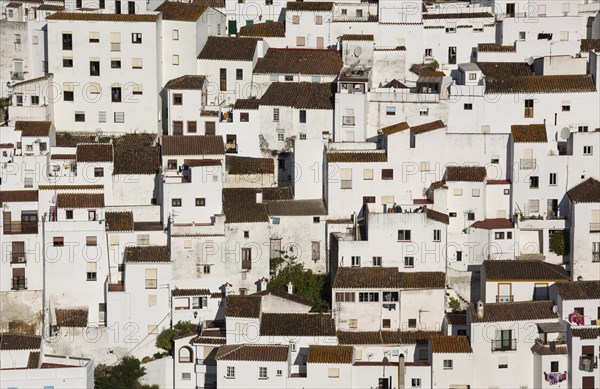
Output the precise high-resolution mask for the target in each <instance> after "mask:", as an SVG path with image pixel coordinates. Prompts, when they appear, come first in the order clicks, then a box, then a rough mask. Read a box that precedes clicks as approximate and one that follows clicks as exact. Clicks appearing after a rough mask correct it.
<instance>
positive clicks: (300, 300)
mask: <svg viewBox="0 0 600 389" xmlns="http://www.w3.org/2000/svg"><path fill="white" fill-rule="evenodd" d="M267 295H273V296H276V297H279V298H282V299H286V300H290V301H293V302H295V303H298V304H303V305H306V306H309V307H312V306H313V305H314V302H313V301H312V300H309V299H307V298H305V297H302V296H300V295H297V294H289V293H287V292H284V291H282V290H278V289H271V288H268V289H266V290H261V291H260V292H256V293H253V294H252V296H267Z"/></svg>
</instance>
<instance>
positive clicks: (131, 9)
mask: <svg viewBox="0 0 600 389" xmlns="http://www.w3.org/2000/svg"><path fill="white" fill-rule="evenodd" d="M127 12H128V13H129V14H130V15H133V14H135V1H129V2H127Z"/></svg>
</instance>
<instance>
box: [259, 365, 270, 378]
mask: <svg viewBox="0 0 600 389" xmlns="http://www.w3.org/2000/svg"><path fill="white" fill-rule="evenodd" d="M267 378H268V377H267V368H266V367H259V368H258V379H261V380H266V379H267Z"/></svg>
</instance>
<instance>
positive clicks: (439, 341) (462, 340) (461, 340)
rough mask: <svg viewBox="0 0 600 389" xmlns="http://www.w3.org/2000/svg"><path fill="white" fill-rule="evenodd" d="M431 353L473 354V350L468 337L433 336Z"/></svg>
mask: <svg viewBox="0 0 600 389" xmlns="http://www.w3.org/2000/svg"><path fill="white" fill-rule="evenodd" d="M431 351H432V352H434V353H439V354H454V353H460V354H463V353H467V354H469V353H472V352H473V349H472V348H471V345H470V344H469V339H467V337H466V336H433V337H432V338H431Z"/></svg>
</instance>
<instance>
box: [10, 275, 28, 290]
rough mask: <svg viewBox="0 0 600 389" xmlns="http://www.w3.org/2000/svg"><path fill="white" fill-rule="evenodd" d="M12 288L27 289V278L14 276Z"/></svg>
mask: <svg viewBox="0 0 600 389" xmlns="http://www.w3.org/2000/svg"><path fill="white" fill-rule="evenodd" d="M11 289H12V290H25V289H27V278H25V277H13V279H12V288H11Z"/></svg>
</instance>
